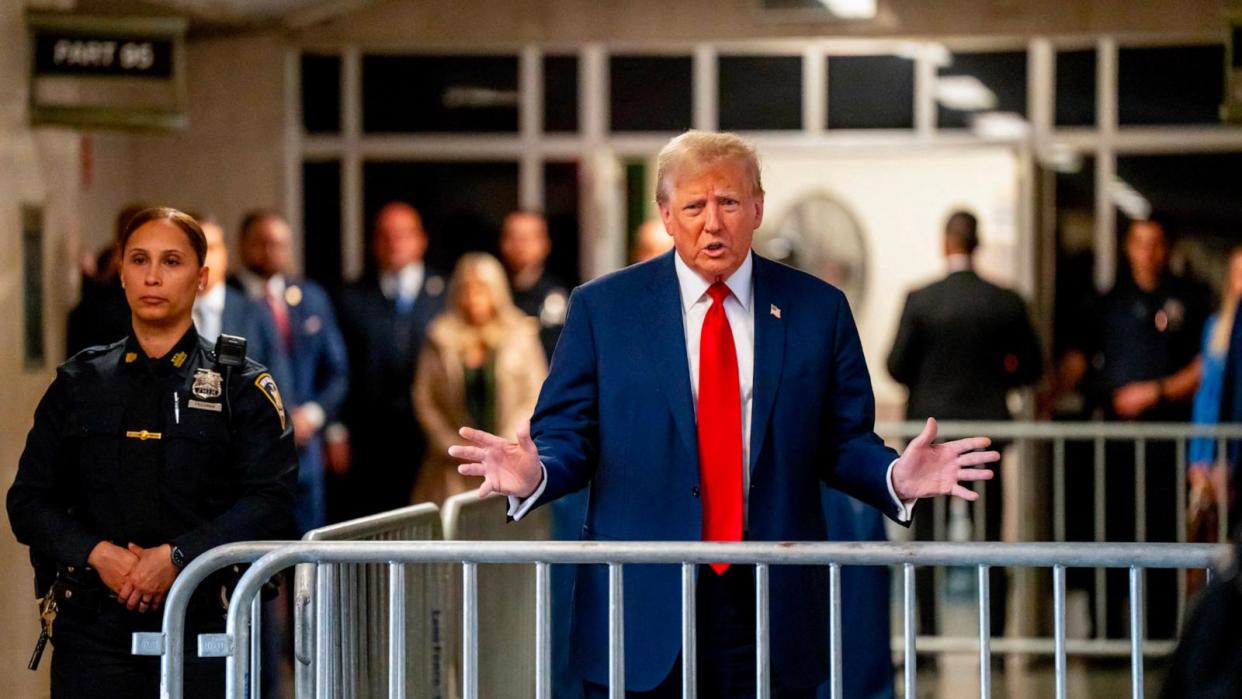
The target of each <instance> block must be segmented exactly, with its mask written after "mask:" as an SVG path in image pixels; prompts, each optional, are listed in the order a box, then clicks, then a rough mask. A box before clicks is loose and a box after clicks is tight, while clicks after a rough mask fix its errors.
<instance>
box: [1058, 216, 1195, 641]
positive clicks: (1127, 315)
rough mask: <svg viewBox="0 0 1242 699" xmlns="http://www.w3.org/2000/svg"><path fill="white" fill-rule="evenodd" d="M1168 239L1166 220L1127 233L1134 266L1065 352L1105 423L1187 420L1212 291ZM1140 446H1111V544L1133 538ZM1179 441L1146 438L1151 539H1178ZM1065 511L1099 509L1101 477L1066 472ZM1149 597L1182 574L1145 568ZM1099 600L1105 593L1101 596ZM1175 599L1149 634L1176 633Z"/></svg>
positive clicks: (1165, 595)
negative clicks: (1186, 269)
mask: <svg viewBox="0 0 1242 699" xmlns="http://www.w3.org/2000/svg"><path fill="white" fill-rule="evenodd" d="M1170 248H1171V245H1170V241H1169V237H1168V233H1167V231H1166V230H1165V228H1164V226H1163V225H1162V224H1161V223H1160V221H1158V220H1155V219H1147V220H1136V221H1133V222H1132V223H1131V224H1130V227H1129V229H1128V230H1127V232H1126V236H1125V256H1126V261H1127V262H1128V266H1127V268H1126V269H1125V270H1124V271H1123V272H1121V273H1120V274H1119V275H1118V279H1117V283H1116V285H1115V286H1114V287H1113V288H1112V290H1110V291H1109V292H1108V293H1107V294H1105V295H1104V296H1103V297H1102V298H1101V299H1100V300H1099V302H1098V303H1097V304H1096V307H1095V308H1094V309H1093V310H1092V311H1091V312H1090V313H1089V314H1088V317H1089V318H1090V320H1089V322H1086V323H1083V324H1082V331H1083V332H1082V336H1081V337H1079V338H1077V339H1076V340H1077V348H1076V349H1075V350H1071V351H1070V352H1068V353H1067V354H1066V355H1065V357H1064V359H1063V360H1062V361H1063V363H1064V365H1065V366H1064V367H1063V368H1062V370H1061V374H1062V376H1063V377H1069V380H1070V381H1071V383H1076V382H1078V381H1082V382H1084V386H1085V387H1084V390H1083V393H1084V395H1085V396H1086V397H1087V399H1088V401H1090V402H1092V403H1093V404H1094V405H1095V406H1096V408H1097V409H1098V410H1099V411H1100V412H1101V413H1102V414H1103V416H1104V418H1105V419H1107V420H1125V421H1134V422H1186V421H1187V420H1189V419H1190V399H1191V397H1192V395H1193V394H1194V392H1195V389H1196V388H1197V387H1198V385H1199V376H1200V373H1201V370H1202V362H1201V360H1200V358H1199V344H1200V340H1201V338H1202V332H1203V323H1204V320H1205V319H1206V317H1207V310H1208V300H1207V299H1208V294H1207V291H1206V289H1204V288H1203V287H1202V286H1200V285H1199V284H1198V283H1196V282H1193V281H1191V280H1189V279H1186V278H1183V277H1181V276H1178V275H1176V274H1174V273H1173V272H1172V271H1171V270H1170V269H1169V251H1170ZM1135 456H1136V455H1135V446H1134V444H1133V443H1132V442H1129V441H1110V442H1109V443H1108V445H1107V450H1106V457H1105V463H1106V466H1105V469H1106V471H1107V476H1106V479H1107V483H1108V499H1109V502H1115V503H1119V504H1118V505H1117V506H1115V507H1108V508H1106V515H1107V524H1106V527H1105V531H1106V539H1105V540H1107V541H1135V540H1136V536H1137V515H1136V512H1135V508H1134V507H1129V506H1126V505H1122V504H1120V503H1133V502H1135V479H1136V475H1135V466H1134V464H1135ZM1175 460H1176V452H1175V445H1174V444H1173V443H1170V442H1164V441H1152V442H1149V443H1147V445H1146V463H1147V468H1146V471H1145V474H1146V475H1145V487H1146V491H1147V499H1146V503H1145V517H1146V536H1145V540H1147V541H1175V540H1176V538H1177V537H1176V533H1177V527H1180V526H1182V523H1180V522H1178V521H1177V514H1176V511H1177V509H1176V508H1177V504H1176V503H1175V502H1174V498H1170V497H1169V496H1168V494H1169V493H1172V492H1176V491H1175V488H1176V478H1177V476H1176V469H1175V468H1174V462H1175ZM1066 476H1067V486H1066V510H1067V511H1068V512H1091V511H1093V510H1094V504H1093V503H1094V483H1093V482H1092V478H1091V473H1090V470H1088V469H1070V470H1069V471H1068V472H1067V474H1066ZM1066 524H1067V530H1066V531H1067V538H1068V539H1070V540H1077V541H1090V540H1092V538H1093V535H1094V532H1093V519H1092V518H1090V517H1070V518H1069V519H1068V521H1067V523H1066ZM1067 580H1068V581H1069V582H1070V584H1075V585H1077V584H1086V585H1088V586H1089V587H1090V585H1089V580H1087V578H1086V577H1085V576H1082V577H1079V576H1078V575H1070V576H1069V578H1067ZM1147 584H1148V595H1149V598H1150V599H1173V596H1174V595H1176V594H1177V588H1176V576H1175V575H1173V574H1172V572H1171V571H1161V570H1152V571H1148V577H1147ZM1126 586H1127V581H1126V575H1125V572H1124V571H1119V570H1110V571H1108V587H1107V598H1108V605H1107V606H1108V609H1107V615H1106V617H1107V622H1106V626H1107V633H1109V634H1110V635H1115V634H1120V633H1123V631H1124V629H1125V628H1126V626H1125V624H1126V621H1125V618H1124V616H1125V611H1126V606H1125V600H1126V595H1127V593H1126V589H1127V587H1126ZM1092 594H1093V600H1092V603H1093V604H1097V603H1098V600H1095V599H1094V592H1093V593H1092ZM1176 613H1177V610H1176V605H1167V604H1165V605H1149V607H1148V620H1147V624H1148V626H1147V629H1148V631H1149V635H1150V636H1152V637H1160V638H1163V637H1168V636H1171V635H1172V634H1173V632H1174V628H1175V623H1176Z"/></svg>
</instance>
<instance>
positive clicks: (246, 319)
mask: <svg viewBox="0 0 1242 699" xmlns="http://www.w3.org/2000/svg"><path fill="white" fill-rule="evenodd" d="M194 218H195V219H197V220H198V221H199V223H200V224H201V225H202V228H203V235H205V236H206V237H207V257H206V259H205V264H206V266H207V268H208V271H207V288H206V290H204V291H200V292H199V294H198V298H196V299H194V311H193V316H194V327H196V328H198V334H199V336H200V337H202V338H203V339H205V340H207V341H208V342H212V343H214V342H215V341H216V338H218V337H220V335H222V334H223V335H237V336H239V337H244V338H246V356H247V357H250V358H252V359H254V360H255V361H256V362H259V363H260V364H262V365H264V366H266V367H267V368H268V372H269V373H271V375H272V378H273V379H275V380H276V385H277V386H279V387H280V392H281V394H282V395H284V398H285V400H287V401H290V403H292V401H293V400H295V398H294V397H295V396H296V395H297V393H296V390H295V388H294V381H293V372H292V371H291V370H290V368H289V357H288V355H286V354H285V352H284V350H283V349H282V348H281V346H280V340H279V338H278V337H277V334H276V321H275V320H274V319H273V318H272V315H271V313H269V312H268V310H267V308H265V307H263V306H260V305H258V304H257V303H255V302H254V301H251V300H250V299H249V298H246V295H245V294H244V293H242V292H240V291H238V290H237V289H235V288H233V287H231V286H229V285H228V284H226V283H225V280H226V279H227V278H228V270H229V250H228V246H227V245H225V242H224V229H223V228H222V227H221V226H220V222H219V221H217V220H216V219H215V217H213V216H211V215H208V214H203V215H201V216H200V215H194Z"/></svg>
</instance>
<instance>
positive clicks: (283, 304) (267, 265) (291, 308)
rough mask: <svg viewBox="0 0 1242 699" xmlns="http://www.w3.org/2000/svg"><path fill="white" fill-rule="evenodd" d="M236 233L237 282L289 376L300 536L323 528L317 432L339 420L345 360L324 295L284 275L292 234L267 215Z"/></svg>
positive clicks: (252, 216)
mask: <svg viewBox="0 0 1242 699" xmlns="http://www.w3.org/2000/svg"><path fill="white" fill-rule="evenodd" d="M240 234H241V239H240V245H239V252H240V253H241V261H242V268H241V269H240V270H238V272H237V276H236V277H235V280H236V282H237V284H238V286H239V287H241V289H242V290H243V291H245V292H246V295H247V296H248V297H249V298H250V299H252V300H254V301H255V302H257V303H260V304H263V305H264V306H266V307H267V309H268V311H269V312H270V313H271V315H272V318H273V320H274V321H275V326H276V331H277V337H278V339H279V341H280V345H281V348H282V349H283V350H284V352H285V353H286V354H287V355H288V357H289V364H290V368H291V370H292V372H293V385H292V386H291V387H290V390H291V392H292V394H293V395H295V396H297V403H296V404H294V405H292V406H291V407H292V409H291V410H290V411H289V418H290V420H291V421H292V422H293V439H294V443H295V444H296V445H297V447H298V463H299V466H298V492H297V496H298V497H297V510H296V514H297V520H298V531H299V533H305V532H307V531H309V530H311V529H315V528H318V527H322V526H323V525H324V524H326V523H327V500H326V493H325V490H324V459H323V428H324V427H325V425H327V424H329V423H331V422H335V421H336V420H337V419H339V415H340V411H341V406H342V405H344V403H345V394H346V393H347V392H348V390H349V357H348V355H347V354H346V352H345V340H344V339H343V338H342V337H341V331H340V328H339V327H338V326H337V324H336V313H335V312H334V311H333V310H332V302H331V301H330V300H329V298H328V294H327V292H325V291H324V290H323V287H321V286H319V285H318V284H316V283H315V282H313V281H311V280H309V279H298V278H296V277H293V276H292V275H291V273H290V271H291V269H292V262H293V253H292V250H293V247H292V241H293V233H292V231H291V230H290V228H289V223H288V222H287V221H285V219H284V217H283V216H281V215H280V214H279V213H277V212H276V211H274V210H271V209H257V210H254V211H251V212H249V213H247V214H246V215H245V217H243V218H242V223H241V228H240Z"/></svg>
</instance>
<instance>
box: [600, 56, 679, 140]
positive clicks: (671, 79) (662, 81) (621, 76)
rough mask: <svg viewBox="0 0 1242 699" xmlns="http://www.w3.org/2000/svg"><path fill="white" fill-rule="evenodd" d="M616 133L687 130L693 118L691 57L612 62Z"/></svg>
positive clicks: (625, 58) (627, 58)
mask: <svg viewBox="0 0 1242 699" xmlns="http://www.w3.org/2000/svg"><path fill="white" fill-rule="evenodd" d="M608 69H609V79H608V85H609V87H608V93H609V97H610V100H609V101H610V111H611V118H610V121H609V124H610V128H611V130H613V131H672V132H679V131H685V130H686V129H688V128H690V126H691V122H692V117H691V112H692V107H691V104H692V100H693V95H692V93H691V85H692V82H693V81H692V77H691V73H692V63H691V60H690V57H689V56H613V57H612V58H611V59H609V61H608Z"/></svg>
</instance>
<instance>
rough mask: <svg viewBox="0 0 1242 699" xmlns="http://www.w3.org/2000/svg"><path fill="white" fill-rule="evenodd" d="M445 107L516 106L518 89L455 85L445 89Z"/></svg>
mask: <svg viewBox="0 0 1242 699" xmlns="http://www.w3.org/2000/svg"><path fill="white" fill-rule="evenodd" d="M443 100H444V108H445V109H482V108H487V107H516V106H517V103H518V93H517V91H516V90H493V89H491V88H487V87H467V86H454V87H450V88H448V89H446V90H445V91H444V97H443Z"/></svg>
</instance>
